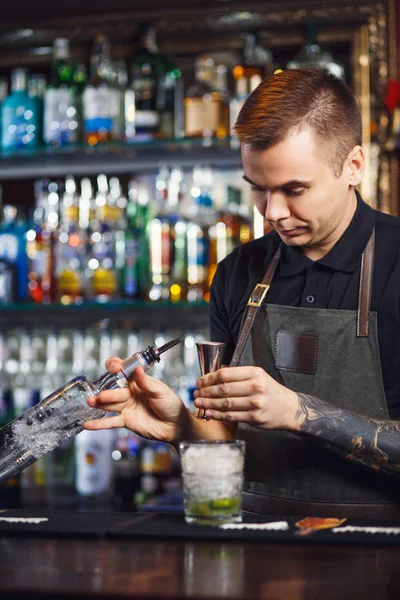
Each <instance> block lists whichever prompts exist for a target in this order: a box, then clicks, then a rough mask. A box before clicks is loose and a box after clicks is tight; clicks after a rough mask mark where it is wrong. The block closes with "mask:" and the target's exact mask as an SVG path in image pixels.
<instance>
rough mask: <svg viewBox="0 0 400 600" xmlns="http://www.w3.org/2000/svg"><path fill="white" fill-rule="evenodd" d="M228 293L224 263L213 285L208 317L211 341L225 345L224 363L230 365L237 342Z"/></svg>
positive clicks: (217, 272) (216, 274) (220, 266)
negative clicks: (228, 307) (227, 298)
mask: <svg viewBox="0 0 400 600" xmlns="http://www.w3.org/2000/svg"><path fill="white" fill-rule="evenodd" d="M226 291H227V287H226V272H225V265H224V264H223V263H222V264H220V265H219V266H218V268H217V271H216V273H215V275H214V279H213V281H212V284H211V289H210V304H209V312H208V316H209V327H210V338H211V341H213V342H223V343H224V344H225V351H224V355H223V359H222V362H223V364H225V365H228V364H229V362H230V360H231V358H232V355H233V352H234V350H235V342H234V338H233V335H232V331H231V327H230V323H229V314H228V310H227V305H226V301H225V294H226Z"/></svg>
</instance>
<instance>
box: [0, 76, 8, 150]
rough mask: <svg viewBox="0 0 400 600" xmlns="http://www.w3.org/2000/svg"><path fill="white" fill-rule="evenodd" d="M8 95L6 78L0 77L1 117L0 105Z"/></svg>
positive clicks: (0, 137) (0, 136)
mask: <svg viewBox="0 0 400 600" xmlns="http://www.w3.org/2000/svg"><path fill="white" fill-rule="evenodd" d="M7 96H8V79H7V78H6V77H0V117H1V106H2V104H3V100H4V99H5V98H7ZM1 131H2V130H1V118H0V140H1V139H2V133H1Z"/></svg>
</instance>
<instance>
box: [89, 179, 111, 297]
mask: <svg viewBox="0 0 400 600" xmlns="http://www.w3.org/2000/svg"><path fill="white" fill-rule="evenodd" d="M97 186H98V191H97V194H96V207H97V219H96V220H97V222H98V223H99V225H98V227H97V230H96V227H95V226H94V225H93V223H92V224H91V229H92V231H93V233H92V234H91V242H92V246H91V258H90V260H89V267H90V268H91V269H92V271H93V276H92V294H93V296H92V297H94V298H95V299H96V300H99V301H100V302H105V301H107V300H109V299H110V298H112V297H114V296H115V295H116V293H117V277H116V272H115V245H114V239H113V231H112V226H111V223H110V218H109V215H110V213H109V211H108V210H107V198H108V193H109V187H108V180H107V177H106V176H105V175H103V174H101V175H99V176H98V177H97Z"/></svg>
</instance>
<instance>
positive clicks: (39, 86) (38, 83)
mask: <svg viewBox="0 0 400 600" xmlns="http://www.w3.org/2000/svg"><path fill="white" fill-rule="evenodd" d="M46 86H47V80H46V77H45V75H31V76H30V77H29V79H28V94H29V96H30V97H31V98H33V99H34V101H35V102H36V111H37V115H38V117H37V121H38V137H39V139H38V144H39V145H41V144H43V116H44V96H45V92H46Z"/></svg>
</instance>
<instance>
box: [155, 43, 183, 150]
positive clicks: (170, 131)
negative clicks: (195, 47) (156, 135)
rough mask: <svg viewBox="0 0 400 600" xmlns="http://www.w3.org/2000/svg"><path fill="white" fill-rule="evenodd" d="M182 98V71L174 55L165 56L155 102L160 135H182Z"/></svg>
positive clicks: (167, 136)
mask: <svg viewBox="0 0 400 600" xmlns="http://www.w3.org/2000/svg"><path fill="white" fill-rule="evenodd" d="M183 99H184V90H183V78H182V71H181V70H180V69H179V68H178V65H177V63H176V59H175V57H173V56H170V55H168V56H165V57H164V68H163V72H162V73H161V76H160V85H159V93H158V102H157V104H158V110H159V113H160V135H161V137H163V138H167V139H170V138H181V137H183V135H184V130H183Z"/></svg>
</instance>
